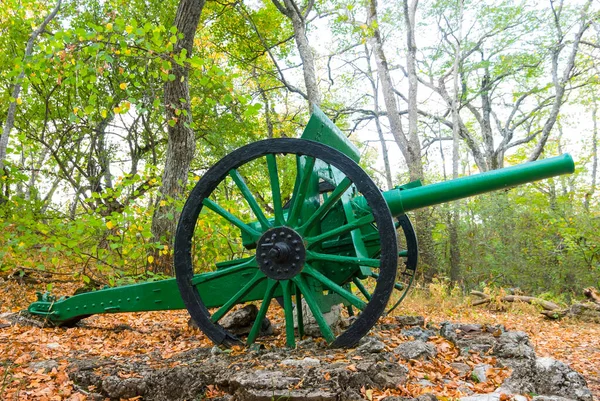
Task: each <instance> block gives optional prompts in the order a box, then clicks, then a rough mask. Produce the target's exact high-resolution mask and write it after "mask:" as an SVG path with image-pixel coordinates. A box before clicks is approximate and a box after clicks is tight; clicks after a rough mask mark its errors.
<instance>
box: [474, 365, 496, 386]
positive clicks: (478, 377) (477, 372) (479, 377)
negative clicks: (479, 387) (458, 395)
mask: <svg viewBox="0 0 600 401" xmlns="http://www.w3.org/2000/svg"><path fill="white" fill-rule="evenodd" d="M491 368H492V366H491V365H488V364H486V363H484V364H480V365H477V366H475V367H474V368H473V372H472V373H471V377H472V378H473V380H474V381H476V382H477V383H484V382H486V381H487V371H488V370H489V369H491Z"/></svg>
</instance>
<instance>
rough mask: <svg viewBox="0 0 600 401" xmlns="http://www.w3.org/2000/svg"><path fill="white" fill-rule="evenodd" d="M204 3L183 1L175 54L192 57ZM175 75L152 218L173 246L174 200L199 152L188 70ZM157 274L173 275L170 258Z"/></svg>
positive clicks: (159, 263) (177, 68) (157, 234)
mask: <svg viewBox="0 0 600 401" xmlns="http://www.w3.org/2000/svg"><path fill="white" fill-rule="evenodd" d="M203 7H204V0H181V1H180V2H179V6H178V7H177V13H176V15H175V23H174V25H175V27H176V28H177V32H178V33H180V34H182V35H183V37H181V38H178V39H177V42H176V43H175V45H174V49H173V53H174V54H175V55H178V54H180V53H181V51H182V50H184V49H185V50H186V51H187V55H188V57H190V56H191V54H192V50H193V47H194V36H195V34H196V30H197V29H198V23H199V22H200V14H201V13H202V8H203ZM172 73H173V74H174V75H175V79H174V80H172V81H167V82H166V83H165V86H164V89H165V100H164V101H165V112H166V119H167V121H174V124H169V125H168V129H167V131H168V144H167V152H166V154H165V170H164V172H163V176H162V185H161V188H160V196H159V197H158V198H157V200H156V204H155V209H154V215H153V216H152V235H153V237H154V241H160V242H161V243H163V244H166V245H168V246H171V245H172V242H173V236H174V234H175V227H176V224H177V219H178V217H179V213H178V212H177V211H176V208H175V204H174V203H173V200H175V199H178V198H180V197H181V196H182V195H183V192H184V189H185V187H186V184H187V180H188V171H189V167H190V163H191V161H192V158H193V157H194V151H195V150H196V142H195V134H194V131H193V130H192V128H191V126H192V110H191V107H190V93H189V87H188V69H187V66H185V65H178V64H174V66H173V70H172ZM155 260H156V267H155V270H156V271H159V272H162V273H166V274H172V273H173V271H172V266H171V260H170V258H164V260H161V259H160V258H155Z"/></svg>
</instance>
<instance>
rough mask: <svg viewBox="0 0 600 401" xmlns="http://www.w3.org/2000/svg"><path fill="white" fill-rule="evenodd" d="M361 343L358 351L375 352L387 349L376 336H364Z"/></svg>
mask: <svg viewBox="0 0 600 401" xmlns="http://www.w3.org/2000/svg"><path fill="white" fill-rule="evenodd" d="M363 340H364V341H363ZM361 343H362V344H361V345H360V346H359V347H358V348H357V349H356V351H358V352H364V353H370V354H375V353H379V352H383V351H384V350H385V344H384V343H383V342H381V341H379V340H377V339H376V338H374V337H364V338H363V339H361Z"/></svg>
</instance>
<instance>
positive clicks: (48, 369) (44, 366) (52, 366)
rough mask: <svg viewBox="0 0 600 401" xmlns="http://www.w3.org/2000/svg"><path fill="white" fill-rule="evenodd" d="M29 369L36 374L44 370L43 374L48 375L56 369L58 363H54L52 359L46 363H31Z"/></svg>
mask: <svg viewBox="0 0 600 401" xmlns="http://www.w3.org/2000/svg"><path fill="white" fill-rule="evenodd" d="M29 369H31V370H33V371H36V372H37V371H38V370H40V369H44V373H48V372H51V371H52V369H58V362H56V361H55V360H54V359H48V360H46V361H39V362H31V363H30V364H29Z"/></svg>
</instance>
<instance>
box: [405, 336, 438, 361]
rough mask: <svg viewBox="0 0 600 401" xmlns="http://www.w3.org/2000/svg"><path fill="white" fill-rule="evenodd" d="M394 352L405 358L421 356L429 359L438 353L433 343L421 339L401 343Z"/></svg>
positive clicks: (418, 357)
mask: <svg viewBox="0 0 600 401" xmlns="http://www.w3.org/2000/svg"><path fill="white" fill-rule="evenodd" d="M394 353H395V354H397V355H399V356H400V357H401V358H402V359H405V360H410V359H421V358H423V359H429V358H433V357H434V356H436V355H437V351H436V349H435V347H434V346H433V345H431V344H427V343H426V342H424V341H419V340H416V341H407V342H405V343H402V344H400V345H399V346H398V347H396V349H395V350H394Z"/></svg>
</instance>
